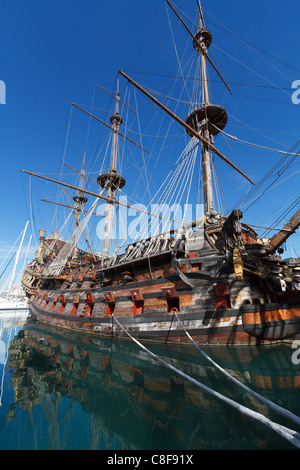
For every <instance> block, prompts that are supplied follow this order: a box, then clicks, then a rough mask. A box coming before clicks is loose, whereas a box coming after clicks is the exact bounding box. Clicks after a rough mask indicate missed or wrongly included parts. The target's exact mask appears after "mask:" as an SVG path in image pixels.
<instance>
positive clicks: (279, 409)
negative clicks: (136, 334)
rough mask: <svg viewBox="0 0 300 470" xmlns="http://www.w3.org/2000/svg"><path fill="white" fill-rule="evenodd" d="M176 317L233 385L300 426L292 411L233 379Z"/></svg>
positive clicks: (187, 333) (299, 421) (297, 417)
mask: <svg viewBox="0 0 300 470" xmlns="http://www.w3.org/2000/svg"><path fill="white" fill-rule="evenodd" d="M174 315H175V317H176V319H177V321H178V322H179V323H180V326H181V328H182V329H183V331H184V332H185V334H186V335H187V337H188V338H189V339H190V340H191V341H192V343H193V344H194V345H195V346H196V348H197V349H198V351H199V352H200V353H201V354H202V355H203V356H204V357H205V358H206V359H207V360H208V361H209V362H210V363H211V364H212V365H213V366H215V367H216V368H217V369H218V370H219V371H220V372H221V373H222V374H224V375H225V376H226V377H227V378H228V379H229V380H231V381H232V382H233V383H235V384H236V385H238V386H239V387H241V388H242V389H243V390H245V391H246V392H248V393H249V394H250V395H252V396H253V397H254V398H256V399H257V400H259V401H261V402H262V403H264V404H265V405H267V406H269V407H270V408H271V409H272V410H273V411H275V412H276V413H279V414H281V415H282V416H284V417H285V418H288V419H290V420H291V421H293V422H294V423H296V424H298V425H300V418H299V416H296V415H295V414H293V413H291V412H290V411H288V410H286V409H285V408H282V407H281V406H279V405H276V403H273V402H272V401H271V400H268V399H267V398H265V397H263V396H262V395H260V394H259V393H257V392H255V391H254V390H252V389H251V388H249V387H247V385H245V384H243V383H242V382H240V381H239V380H238V379H236V378H235V377H233V376H232V375H230V374H229V372H227V371H226V370H225V369H223V368H222V367H221V366H220V365H219V364H218V363H217V362H215V361H214V360H213V359H212V358H211V357H209V356H208V355H207V354H206V353H205V352H204V351H203V350H202V349H201V348H200V347H199V345H198V344H197V343H196V342H195V341H194V340H193V338H192V337H191V335H190V334H189V332H188V331H187V330H186V329H185V327H184V326H183V324H182V321H181V320H180V318H179V317H178V315H177V313H176V312H174Z"/></svg>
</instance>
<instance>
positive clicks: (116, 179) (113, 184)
mask: <svg viewBox="0 0 300 470" xmlns="http://www.w3.org/2000/svg"><path fill="white" fill-rule="evenodd" d="M119 107H120V93H119V91H117V94H116V108H115V113H114V114H113V115H112V116H111V118H110V122H111V125H112V127H113V130H114V136H113V146H112V154H111V163H110V169H109V170H108V171H107V173H105V174H100V175H99V176H98V179H97V182H98V184H99V186H101V188H105V189H106V193H107V197H108V198H109V199H110V201H107V203H106V212H105V228H104V243H103V256H104V258H108V256H109V244H110V229H111V222H112V206H113V202H111V200H115V199H116V196H115V194H116V191H117V190H118V189H120V188H123V187H124V186H125V184H126V181H125V179H124V178H123V177H122V176H120V175H118V173H117V156H118V137H119V129H120V126H121V125H122V122H123V121H122V118H121V116H120V114H119Z"/></svg>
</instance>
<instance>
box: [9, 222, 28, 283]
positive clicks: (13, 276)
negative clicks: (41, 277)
mask: <svg viewBox="0 0 300 470" xmlns="http://www.w3.org/2000/svg"><path fill="white" fill-rule="evenodd" d="M28 224H29V221H27V222H26V225H25V229H24V231H23V235H22V239H21V243H20V246H19V248H18V251H17V254H16V259H15V264H14V269H13V271H12V274H11V278H10V282H9V286H8V291H10V290H11V288H12V285H13V282H14V279H15V276H16V270H17V265H18V262H19V259H20V254H21V250H22V246H23V242H24V238H25V235H26V231H27V227H28Z"/></svg>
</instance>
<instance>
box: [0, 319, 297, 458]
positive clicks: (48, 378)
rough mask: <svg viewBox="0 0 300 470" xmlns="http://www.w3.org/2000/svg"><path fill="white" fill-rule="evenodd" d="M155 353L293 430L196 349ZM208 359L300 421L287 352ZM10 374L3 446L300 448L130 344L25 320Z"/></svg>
mask: <svg viewBox="0 0 300 470" xmlns="http://www.w3.org/2000/svg"><path fill="white" fill-rule="evenodd" d="M150 349H151V350H152V351H153V352H155V353H156V354H158V355H159V356H160V357H163V358H164V360H166V361H167V362H169V363H170V364H172V365H174V366H175V367H177V368H178V369H181V370H183V371H184V372H185V373H187V374H189V375H190V376H192V377H194V378H196V379H197V380H199V381H200V382H202V383H204V384H205V385H207V386H209V387H211V388H213V389H215V390H217V391H219V392H220V393H222V394H224V395H226V396H228V397H230V398H232V399H234V400H236V401H238V402H240V403H242V404H244V405H245V406H248V407H249V408H252V409H255V410H256V411H259V412H260V413H263V414H264V415H265V416H267V417H268V418H270V419H272V420H274V421H277V422H280V423H281V424H284V425H286V426H288V427H291V423H289V422H285V419H284V418H282V417H279V416H278V415H275V414H273V413H272V412H271V411H270V410H269V409H268V408H267V407H266V406H265V405H263V404H261V403H258V402H257V401H256V400H254V399H253V398H251V397H250V396H249V395H248V394H246V393H245V392H243V391H242V390H241V389H239V388H238V387H237V386H236V385H234V384H232V383H231V382H229V381H228V380H227V379H225V378H224V377H222V376H221V374H220V373H219V372H218V371H217V370H216V369H215V368H214V367H213V366H212V365H210V364H209V363H208V362H207V360H205V359H204V358H203V357H202V356H201V355H200V354H199V352H198V351H197V350H196V349H195V348H192V347H191V348H190V349H188V350H186V349H185V350H184V351H185V354H184V355H183V353H182V350H180V348H178V347H176V346H172V347H169V346H163V345H159V346H157V345H156V346H154V345H152V346H150ZM207 352H208V354H210V355H211V356H212V357H213V358H214V360H216V361H217V362H219V364H220V365H221V366H222V367H224V368H226V370H228V371H229V372H230V373H231V374H232V375H234V376H235V377H236V378H238V379H239V380H241V381H242V382H243V383H245V384H247V385H248V386H249V387H251V388H252V389H255V390H256V391H258V392H259V393H260V394H262V395H263V396H265V397H267V398H269V399H271V400H273V401H274V402H275V403H277V404H280V405H281V406H283V407H285V408H287V409H289V410H290V411H292V412H294V413H295V414H297V415H299V412H300V404H299V400H298V399H296V397H297V395H298V391H299V387H300V370H299V366H297V365H294V364H293V362H292V354H293V352H294V351H293V350H292V349H291V348H290V347H288V346H277V347H275V346H273V347H272V348H270V349H267V348H262V347H258V348H256V347H253V346H251V347H249V348H247V347H243V348H237V347H234V348H224V347H220V348H216V347H214V348H209V349H207ZM6 367H7V372H6V379H5V380H4V381H3V382H2V385H3V384H4V385H3V386H4V390H2V392H3V403H2V408H0V420H1V422H0V423H1V430H2V431H1V438H0V448H1V449H86V450H89V449H101V450H102V449H103V450H105V449H107V450H111V449H113V450H203V449H294V447H292V445H290V444H289V443H288V442H287V441H285V440H284V439H282V438H281V437H280V436H279V435H278V434H275V433H274V432H273V431H271V430H270V429H268V428H266V427H264V426H263V425H262V424H260V423H257V422H255V421H254V420H252V419H249V418H246V417H245V416H244V415H242V414H240V413H238V412H237V411H236V410H234V409H233V408H231V407H230V406H228V405H225V404H223V403H222V402H221V401H219V400H217V399H214V398H212V397H211V396H210V395H208V394H207V393H205V392H202V391H201V390H200V389H198V388H196V387H194V386H193V385H192V384H191V383H190V382H188V381H183V380H182V379H180V378H178V377H176V375H174V373H173V372H171V371H170V370H169V369H167V368H165V367H162V366H161V365H160V364H159V363H157V362H156V361H155V360H153V359H152V358H151V357H150V356H149V355H147V353H146V352H144V351H142V350H141V349H139V347H138V346H137V345H135V344H133V343H131V342H128V341H120V340H115V339H112V340H108V339H106V340H105V339H97V338H90V337H87V336H86V335H79V334H77V333H74V334H72V333H71V332H65V331H63V330H56V329H55V328H54V327H49V326H45V325H42V324H40V323H38V322H36V321H33V320H31V319H28V320H27V321H26V323H25V325H24V327H23V328H22V329H20V330H19V332H18V334H17V335H16V336H15V337H14V338H12V339H11V341H10V344H9V347H8V357H7V363H6ZM1 410H2V411H1ZM292 427H295V426H292Z"/></svg>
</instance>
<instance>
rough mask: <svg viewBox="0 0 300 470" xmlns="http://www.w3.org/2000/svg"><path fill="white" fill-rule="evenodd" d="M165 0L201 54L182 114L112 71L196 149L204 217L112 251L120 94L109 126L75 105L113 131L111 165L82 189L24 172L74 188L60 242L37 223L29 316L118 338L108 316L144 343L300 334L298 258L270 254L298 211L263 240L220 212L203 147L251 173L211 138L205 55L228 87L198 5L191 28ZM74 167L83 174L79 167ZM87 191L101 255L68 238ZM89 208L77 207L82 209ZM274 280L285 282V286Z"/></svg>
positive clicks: (216, 110)
mask: <svg viewBox="0 0 300 470" xmlns="http://www.w3.org/2000/svg"><path fill="white" fill-rule="evenodd" d="M166 2H167V4H168V6H169V7H170V8H171V9H172V10H173V11H174V13H175V14H176V16H177V17H178V18H179V20H180V21H181V23H182V24H183V25H184V27H185V28H186V30H187V31H188V34H190V36H191V38H192V40H193V46H194V49H195V51H196V52H197V55H198V57H199V59H200V60H201V71H202V83H203V90H202V91H203V93H202V97H203V100H202V104H201V105H200V106H193V107H192V108H191V110H190V113H189V115H188V117H187V119H186V120H183V119H181V118H180V117H178V116H177V115H176V114H174V113H173V112H172V111H171V110H170V109H169V108H167V107H166V106H165V105H163V104H162V103H161V102H160V101H159V100H158V99H156V98H155V97H154V96H152V95H151V94H150V93H149V92H148V91H146V90H145V89H144V88H143V87H142V86H141V85H139V84H138V83H137V82H136V81H134V80H133V79H132V78H130V77H129V76H128V75H127V74H125V73H124V72H122V71H120V72H119V73H120V75H121V76H122V77H124V78H125V79H126V80H127V81H128V82H129V83H130V84H132V85H133V86H134V87H135V88H137V89H138V90H140V91H141V92H142V93H143V94H144V95H146V97H147V98H148V99H150V100H151V101H152V102H154V104H155V105H156V106H158V107H159V108H161V109H162V110H163V111H164V112H165V113H167V114H168V115H169V116H170V117H171V118H172V119H174V120H175V121H176V122H177V123H179V124H180V125H181V126H183V128H184V129H185V130H186V131H187V134H188V136H189V139H190V143H191V145H192V146H194V147H196V146H200V147H201V158H202V165H203V193H204V214H203V217H201V218H200V219H199V220H192V221H190V223H189V224H185V226H184V227H181V228H180V229H178V230H173V231H170V232H168V234H167V235H165V234H164V233H162V234H157V236H155V237H149V238H141V239H140V240H138V241H136V242H134V243H131V244H129V245H128V246H127V247H126V249H124V250H123V252H119V251H117V252H116V253H114V254H112V255H111V254H110V228H111V219H112V208H113V206H115V205H119V206H122V205H123V206H127V207H131V206H130V205H128V204H124V203H122V202H120V201H119V200H118V199H117V197H116V194H117V193H118V191H119V190H121V189H122V188H123V187H124V186H125V184H126V181H125V179H124V178H123V176H121V175H120V174H119V173H118V170H117V148H118V139H119V137H120V136H122V137H124V138H126V139H128V137H127V136H125V135H124V134H122V133H121V132H120V127H121V125H122V118H121V116H120V114H119V106H120V103H121V98H120V93H119V91H118V92H117V94H116V96H114V100H115V103H116V107H115V112H114V114H113V115H112V117H111V120H110V123H111V125H110V126H109V125H108V124H106V123H105V122H103V121H101V120H99V119H98V118H96V117H95V116H94V115H92V114H91V113H88V112H87V111H85V110H84V109H82V108H80V107H79V106H78V105H75V106H76V107H77V108H79V109H81V110H82V111H84V112H85V113H86V114H88V115H89V116H90V117H91V118H95V119H97V121H100V122H101V123H102V124H104V125H105V126H106V127H109V128H110V130H111V131H112V132H113V145H112V153H111V164H110V169H109V170H108V171H107V172H104V173H101V174H100V175H99V177H98V179H97V183H98V185H99V187H100V191H99V192H93V191H88V190H87V189H85V188H84V187H83V184H81V186H80V187H78V186H74V185H70V184H67V183H62V182H58V181H56V180H53V179H51V178H47V177H45V176H41V175H38V174H36V173H32V172H25V173H29V174H31V175H34V176H38V177H40V178H43V179H45V180H48V181H52V182H55V183H59V184H60V185H62V186H63V187H68V188H71V189H74V190H76V191H77V194H76V196H74V202H75V203H76V205H75V206H74V207H73V206H72V205H71V204H69V205H68V207H70V208H71V209H72V211H73V212H74V214H75V216H76V222H77V224H76V232H75V234H74V237H73V239H72V241H71V242H66V241H65V240H63V239H61V238H60V237H59V234H58V233H55V234H54V235H53V236H50V237H49V236H48V237H45V231H44V230H42V231H40V247H39V249H38V251H37V253H36V257H35V259H34V260H33V261H32V263H30V264H29V265H28V267H27V269H26V271H25V273H24V276H23V287H24V289H25V290H26V292H27V295H28V297H29V299H30V311H31V314H32V316H33V317H35V318H36V319H38V320H40V321H42V322H46V323H49V324H53V325H56V326H59V327H62V328H66V329H71V330H78V331H85V332H87V333H90V334H92V335H99V336H107V337H111V336H113V337H116V336H119V337H123V338H126V337H127V336H126V333H125V332H124V331H123V330H121V329H120V328H119V327H117V325H116V324H115V323H114V316H115V317H116V318H118V321H120V322H121V323H122V325H123V326H124V328H125V330H127V331H128V332H129V333H130V334H132V335H133V336H135V337H136V338H138V339H140V340H144V341H155V342H165V341H168V342H177V343H181V344H186V343H189V338H188V337H187V335H186V331H188V332H189V334H190V335H191V336H192V337H193V338H194V339H195V341H197V342H198V343H199V344H226V345H227V344H233V345H235V344H252V343H253V344H258V343H264V342H274V341H282V340H285V339H287V338H288V339H290V338H293V337H295V335H297V334H298V333H299V332H300V292H299V290H298V289H297V288H296V285H298V283H299V266H297V265H296V264H295V265H290V264H288V263H286V262H284V261H282V260H281V259H280V257H279V256H278V255H277V254H276V252H277V251H278V250H279V249H280V248H281V246H282V245H283V243H285V242H286V240H287V239H288V238H289V237H290V236H291V235H292V234H293V233H295V231H296V230H297V228H298V227H299V225H300V210H298V211H297V212H296V213H295V214H294V215H293V217H292V218H291V219H290V221H289V222H288V224H286V225H285V226H284V227H283V228H282V229H281V230H278V231H277V232H278V233H276V235H275V236H273V237H272V238H270V239H262V238H260V237H259V236H258V234H257V233H256V232H255V231H254V230H253V228H252V227H251V226H250V225H247V224H246V223H243V222H242V218H243V214H242V212H241V210H239V209H237V210H234V211H233V212H232V213H231V214H230V215H229V216H224V215H222V214H220V213H216V211H215V210H214V205H213V182H212V169H211V154H215V155H217V156H218V157H220V158H221V159H222V160H224V161H225V162H226V163H227V164H228V165H230V166H231V167H233V168H234V169H235V170H236V171H238V172H239V173H240V174H241V175H242V176H243V177H245V178H246V179H247V180H248V181H250V182H251V183H252V181H251V180H250V178H248V176H247V175H245V173H244V172H242V171H241V170H240V169H239V168H237V167H236V166H235V165H234V164H233V163H232V162H231V161H230V160H228V159H227V157H226V156H225V155H223V154H222V153H221V152H220V151H219V150H218V149H217V148H216V147H215V146H214V138H215V136H216V135H217V134H218V133H220V132H221V131H222V130H223V129H224V128H225V126H226V123H227V119H228V116H227V112H226V110H225V109H224V108H223V107H221V106H219V105H215V104H212V102H211V99H210V93H209V88H208V79H207V65H208V62H209V63H210V64H211V65H212V66H213V68H214V69H215V71H216V73H217V74H218V75H219V77H220V79H221V80H222V82H224V84H225V85H226V87H227V88H228V89H229V91H230V88H229V87H228V85H227V83H226V81H225V79H224V78H223V76H222V75H221V73H220V72H219V70H218V69H217V68H216V66H215V65H214V63H213V62H212V60H211V59H210V57H209V54H208V50H209V47H210V45H211V42H212V35H211V33H210V32H209V31H208V30H207V29H206V26H205V22H204V18H203V13H202V7H201V4H200V2H199V1H197V5H198V12H199V28H198V30H197V32H196V34H193V33H192V31H191V30H190V29H189V28H188V26H187V25H186V24H185V22H184V21H183V19H182V18H181V16H180V15H179V13H178V12H177V10H176V9H175V8H174V7H173V5H172V4H171V3H170V2H169V1H168V0H166ZM129 140H130V139H129ZM131 142H132V141H131ZM133 143H135V142H133ZM136 145H138V144H136ZM80 174H81V176H82V181H83V178H84V176H85V168H84V167H83V168H82V171H81V172H80ZM104 191H106V196H104V195H103V192H104ZM88 196H92V197H95V198H96V201H99V200H104V201H105V202H106V213H105V232H104V243H103V253H102V254H99V253H94V252H93V251H92V249H91V248H90V245H89V241H88V239H87V238H86V241H87V244H88V246H89V252H85V251H82V250H79V249H78V246H77V241H78V233H79V232H80V233H83V230H82V227H81V224H82V222H80V214H82V213H84V210H83V205H84V204H85V203H86V202H87V197H88ZM95 206H96V205H95V204H93V206H92V208H91V209H90V211H86V212H88V213H91V212H92V211H94V210H95ZM147 214H148V215H151V213H150V212H149V213H148V212H147ZM156 217H157V215H156ZM199 240H201V242H199ZM281 281H285V283H286V285H287V290H286V291H285V292H282V290H281V283H280V282H281ZM175 314H176V315H178V317H179V318H180V320H181V322H182V323H181V325H180V324H179V323H178V322H177V321H176V316H175ZM182 325H183V326H184V328H182Z"/></svg>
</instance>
